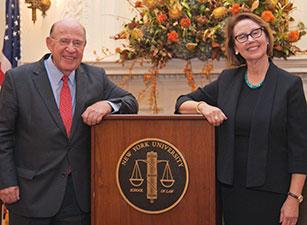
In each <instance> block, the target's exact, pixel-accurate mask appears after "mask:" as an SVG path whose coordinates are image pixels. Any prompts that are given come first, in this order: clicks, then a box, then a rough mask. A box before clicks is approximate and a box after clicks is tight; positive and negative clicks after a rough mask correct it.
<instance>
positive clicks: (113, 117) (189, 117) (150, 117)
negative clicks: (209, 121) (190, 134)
mask: <svg viewBox="0 0 307 225" xmlns="http://www.w3.org/2000/svg"><path fill="white" fill-rule="evenodd" d="M202 119H203V120H206V119H205V117H203V116H201V115H198V114H184V115H183V114H174V115H139V114H121V115H116V114H113V115H108V116H106V117H105V118H104V119H103V120H202Z"/></svg>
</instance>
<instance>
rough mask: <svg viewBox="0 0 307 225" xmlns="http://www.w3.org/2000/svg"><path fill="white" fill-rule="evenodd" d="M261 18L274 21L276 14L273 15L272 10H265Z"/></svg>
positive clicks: (268, 21)
mask: <svg viewBox="0 0 307 225" xmlns="http://www.w3.org/2000/svg"><path fill="white" fill-rule="evenodd" d="M261 18H262V19H263V20H264V21H265V22H267V23H270V22H273V21H274V19H275V17H274V15H273V13H272V11H270V10H265V11H263V12H262V14H261Z"/></svg>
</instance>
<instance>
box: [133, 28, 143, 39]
mask: <svg viewBox="0 0 307 225" xmlns="http://www.w3.org/2000/svg"><path fill="white" fill-rule="evenodd" d="M130 35H131V38H133V39H135V40H138V41H139V40H141V39H142V38H143V36H144V34H143V32H142V31H141V30H140V29H139V28H134V29H133V30H132V31H131V34H130Z"/></svg>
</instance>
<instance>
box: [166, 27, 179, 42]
mask: <svg viewBox="0 0 307 225" xmlns="http://www.w3.org/2000/svg"><path fill="white" fill-rule="evenodd" d="M167 40H169V41H170V42H178V41H179V36H178V33H177V32H176V31H174V30H173V31H171V32H169V33H168V34H167Z"/></svg>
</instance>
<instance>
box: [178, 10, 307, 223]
mask: <svg viewBox="0 0 307 225" xmlns="http://www.w3.org/2000/svg"><path fill="white" fill-rule="evenodd" d="M225 49H226V53H227V59H228V61H229V62H230V63H231V64H232V65H235V66H236V67H235V68H233V69H227V70H224V71H223V72H222V73H221V74H220V76H219V77H218V79H217V80H216V81H214V82H212V83H210V84H208V85H207V86H205V87H203V88H198V89H197V90H196V91H194V92H192V93H189V94H187V95H182V96H180V97H179V98H178V100H177V104H176V113H199V114H202V115H203V116H204V117H205V118H206V119H207V120H208V122H209V123H210V124H212V125H214V126H215V127H216V132H217V179H218V182H219V186H220V187H221V190H220V191H221V200H222V207H223V216H224V222H225V225H277V224H282V225H294V224H296V223H297V220H298V216H299V205H300V202H301V201H302V199H303V197H302V195H301V194H302V189H303V186H304V183H305V178H306V173H307V141H306V140H307V116H306V115H307V110H306V99H305V96H304V91H303V85H302V80H301V79H300V78H299V77H296V76H294V75H292V74H289V73H288V72H286V71H284V70H282V69H280V68H278V67H277V66H276V65H275V64H274V63H273V62H272V61H271V60H270V57H271V56H272V51H273V36H272V31H271V29H270V27H269V25H268V24H267V23H265V22H264V21H263V20H262V19H261V18H260V17H258V16H256V15H254V14H251V13H241V14H238V15H237V16H234V17H231V18H229V20H228V23H227V25H226V42H225Z"/></svg>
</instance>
